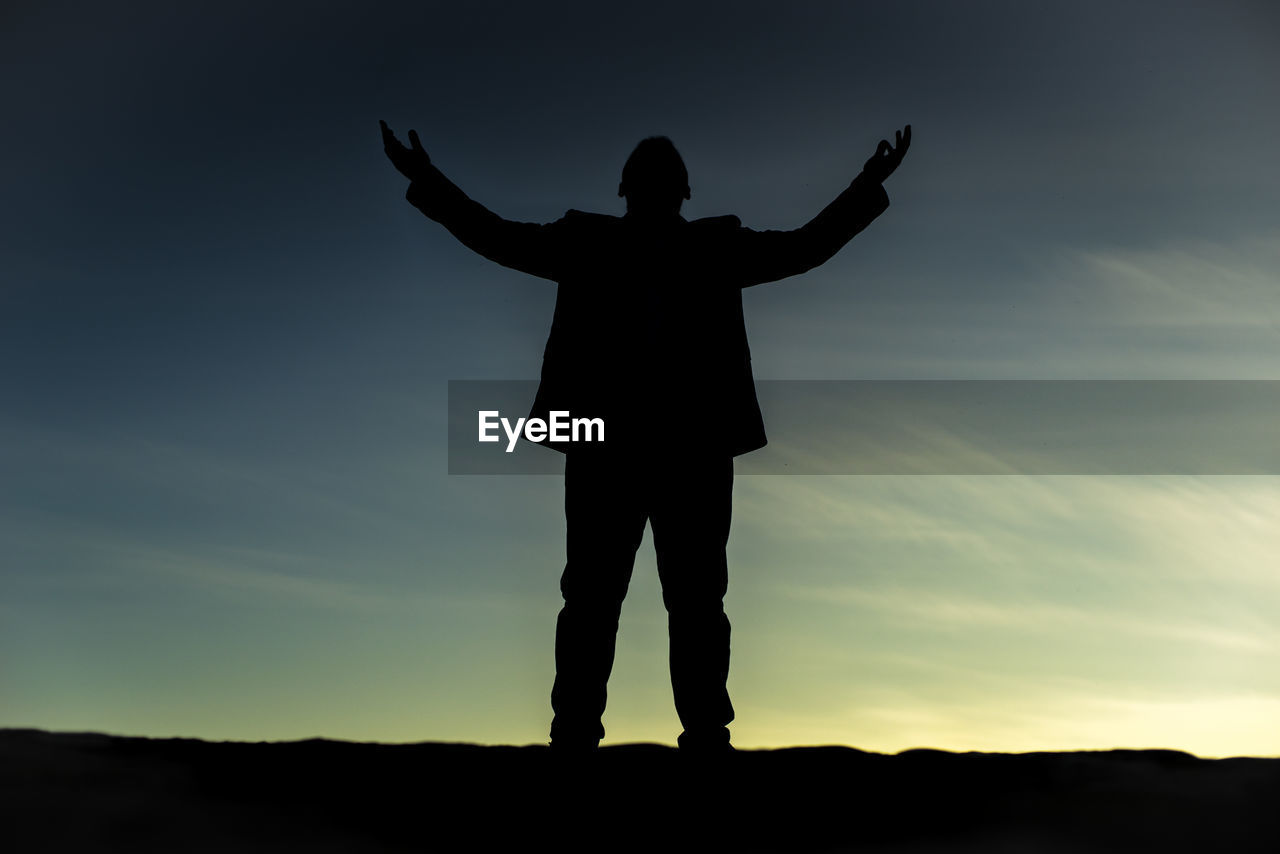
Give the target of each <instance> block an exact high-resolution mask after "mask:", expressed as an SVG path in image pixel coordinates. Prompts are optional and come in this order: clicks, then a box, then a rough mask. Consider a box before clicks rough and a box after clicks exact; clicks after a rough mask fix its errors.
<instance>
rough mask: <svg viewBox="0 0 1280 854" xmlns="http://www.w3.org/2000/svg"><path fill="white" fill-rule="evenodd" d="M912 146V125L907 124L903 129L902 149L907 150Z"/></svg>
mask: <svg viewBox="0 0 1280 854" xmlns="http://www.w3.org/2000/svg"><path fill="white" fill-rule="evenodd" d="M910 147H911V125H907V126H906V127H905V128H903V129H902V150H903V151H906V150H907V149H908V148H910Z"/></svg>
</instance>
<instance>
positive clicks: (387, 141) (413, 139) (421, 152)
mask: <svg viewBox="0 0 1280 854" xmlns="http://www.w3.org/2000/svg"><path fill="white" fill-rule="evenodd" d="M378 124H380V125H381V126H382V150H383V151H385V152H386V153H387V157H388V158H390V160H391V162H392V164H393V165H394V166H395V167H396V169H397V170H399V172H400V174H401V175H403V176H404V177H406V178H408V179H409V180H410V181H415V180H417V179H418V178H419V177H420V176H421V175H422V174H423V173H424V172H426V170H427V167H428V166H430V165H431V158H430V157H428V156H427V152H426V149H424V148H423V147H422V141H421V140H419V139H418V132H417V131H416V130H411V131H409V144H410V145H412V146H413V147H412V148H405V145H404V143H403V142H401V141H400V140H398V139H396V135H395V133H394V132H393V131H392V130H391V128H389V127H387V123H386V122H384V121H383V120H382V119H378Z"/></svg>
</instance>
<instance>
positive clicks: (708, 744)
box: [676, 727, 734, 756]
mask: <svg viewBox="0 0 1280 854" xmlns="http://www.w3.org/2000/svg"><path fill="white" fill-rule="evenodd" d="M676 744H678V745H679V746H680V752H681V753H685V754H690V755H696V756H720V755H725V754H729V753H733V752H734V749H733V745H732V744H730V743H729V730H728V728H727V727H716V728H715V729H712V730H706V731H697V730H694V731H692V732H691V731H689V730H685V731H684V732H682V733H680V738H678V739H677V740H676Z"/></svg>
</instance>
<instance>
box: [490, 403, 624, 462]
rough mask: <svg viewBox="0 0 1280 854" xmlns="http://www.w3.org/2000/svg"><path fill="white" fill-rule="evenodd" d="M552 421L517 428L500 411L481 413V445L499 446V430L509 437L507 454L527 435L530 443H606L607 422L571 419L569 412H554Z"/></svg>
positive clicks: (521, 422) (524, 422)
mask: <svg viewBox="0 0 1280 854" xmlns="http://www.w3.org/2000/svg"><path fill="white" fill-rule="evenodd" d="M548 414H549V415H550V416H551V420H550V421H544V420H542V419H541V418H517V419H516V423H515V424H514V425H513V424H512V423H511V421H510V419H507V418H503V417H502V416H501V414H500V413H499V412H498V410H496V409H481V410H480V411H479V413H478V422H479V434H478V437H477V438H478V440H479V441H481V442H498V441H501V439H502V437H501V436H498V435H497V432H496V431H497V429H498V427H502V431H503V432H504V433H506V434H507V453H508V454H509V453H511V452H512V451H514V450H515V449H516V442H517V441H519V439H520V434H521V433H522V432H523V433H524V437H525V438H526V439H528V440H529V441H530V442H543V441H546V440H548V439H550V440H551V441H552V442H603V441H604V419H603V418H571V417H570V416H569V411H568V410H567V409H553V410H551V412H550V413H548Z"/></svg>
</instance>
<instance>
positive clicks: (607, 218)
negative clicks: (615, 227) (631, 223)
mask: <svg viewBox="0 0 1280 854" xmlns="http://www.w3.org/2000/svg"><path fill="white" fill-rule="evenodd" d="M621 221H622V218H621V217H616V216H613V215H612V214H602V213H592V212H591V211H580V210H578V209H576V208H569V210H567V211H565V212H564V216H562V217H560V219H559V222H562V223H567V224H570V225H575V226H588V227H590V226H598V227H607V226H609V225H611V224H613V223H617V222H621Z"/></svg>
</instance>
